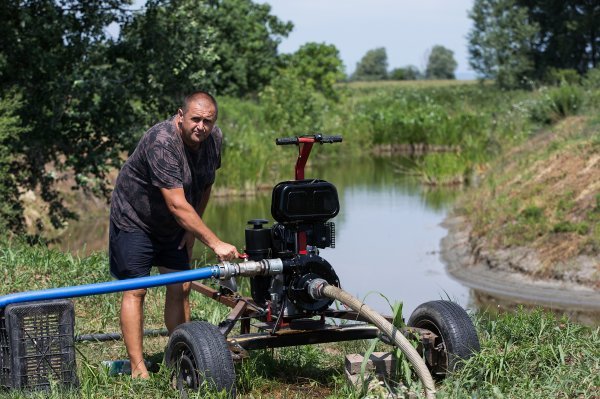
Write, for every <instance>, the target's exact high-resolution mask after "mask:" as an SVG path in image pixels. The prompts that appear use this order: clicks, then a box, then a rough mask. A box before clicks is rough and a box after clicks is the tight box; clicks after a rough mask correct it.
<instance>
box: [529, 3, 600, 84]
mask: <svg viewBox="0 0 600 399" xmlns="http://www.w3.org/2000/svg"><path fill="white" fill-rule="evenodd" d="M517 3H518V4H519V5H520V6H521V7H523V8H525V9H526V10H527V15H528V17H529V19H530V20H531V21H532V22H534V23H535V24H536V25H537V26H538V27H539V30H538V32H537V35H536V36H535V38H534V40H533V42H532V47H533V55H534V56H533V64H534V71H535V76H536V78H544V77H546V75H547V73H548V71H549V70H550V69H574V70H576V71H578V72H579V73H580V74H584V73H585V72H586V71H587V70H588V69H590V68H594V67H595V66H597V65H599V64H598V63H599V58H600V50H599V49H600V24H599V22H598V21H600V2H598V1H597V0H561V1H559V0H546V1H544V0H517Z"/></svg>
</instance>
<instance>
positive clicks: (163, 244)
mask: <svg viewBox="0 0 600 399" xmlns="http://www.w3.org/2000/svg"><path fill="white" fill-rule="evenodd" d="M184 234H185V231H182V232H181V234H179V235H178V237H177V238H176V239H175V240H172V241H159V240H157V239H155V238H153V237H151V236H150V235H148V234H146V233H144V232H143V231H141V230H139V231H123V230H121V229H119V228H118V227H117V226H115V224H114V223H113V222H112V221H111V222H110V228H109V239H108V241H109V244H108V258H109V262H110V274H112V276H113V277H114V278H116V279H119V280H125V279H128V278H134V277H145V276H149V275H150V269H152V266H161V267H167V268H169V269H173V270H189V269H190V259H189V257H188V252H187V249H186V248H185V247H183V248H182V249H177V247H178V246H179V243H180V242H181V239H182V238H183V235H184Z"/></svg>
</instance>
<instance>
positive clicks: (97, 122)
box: [0, 0, 132, 230]
mask: <svg viewBox="0 0 600 399" xmlns="http://www.w3.org/2000/svg"><path fill="white" fill-rule="evenodd" d="M128 4H130V1H128V0H87V1H79V0H62V1H60V2H58V1H57V2H55V1H50V0H30V1H27V2H15V1H10V2H7V1H3V2H1V4H0V60H2V61H1V62H0V98H3V99H9V98H11V97H12V94H11V93H14V92H17V93H19V92H20V93H23V96H22V105H21V106H19V107H17V108H16V109H14V108H13V111H12V112H14V116H15V117H18V120H19V121H20V122H16V119H15V122H14V123H16V124H19V125H20V126H26V127H27V128H28V132H27V134H20V135H14V136H11V137H8V138H6V139H5V140H4V145H6V146H8V147H9V148H10V152H11V154H12V157H11V158H10V159H9V161H8V162H9V165H8V174H9V175H10V176H13V177H14V181H13V182H12V183H10V184H11V186H12V187H13V188H16V189H18V190H27V189H38V188H39V189H40V194H41V198H42V199H43V200H44V201H46V203H47V204H48V207H49V214H50V220H51V222H52V224H53V225H55V226H60V225H61V223H62V221H63V220H64V219H65V218H69V217H73V213H72V212H70V211H69V210H68V209H66V207H65V206H64V205H63V202H62V199H61V197H60V195H59V194H58V192H57V191H56V189H55V185H54V183H55V182H56V179H57V176H58V174H56V173H52V171H51V170H50V168H49V166H51V167H52V169H53V170H56V171H61V170H64V169H66V168H69V170H72V171H73V174H74V179H75V183H76V184H79V185H81V186H85V187H87V188H89V189H92V190H97V191H98V192H104V193H107V187H108V186H107V182H106V181H105V179H104V177H105V174H106V172H107V170H109V169H110V167H111V165H114V164H115V163H116V162H118V158H119V154H120V152H121V150H122V148H123V146H125V145H127V143H128V140H127V137H128V133H129V132H128V124H129V123H130V122H131V120H132V119H131V114H132V113H131V112H130V111H132V107H131V104H130V101H129V98H128V96H127V85H126V84H124V82H123V80H122V78H123V76H125V75H123V73H125V72H127V73H130V72H131V71H129V70H128V69H127V68H122V65H121V64H119V63H118V62H116V60H109V59H108V58H109V57H108V53H107V49H108V48H109V47H110V44H111V42H110V40H109V39H108V38H107V36H106V33H105V28H106V27H107V26H108V25H109V24H110V23H113V22H120V21H122V20H123V19H124V18H125V17H126V10H125V9H124V8H123V7H124V6H126V5H128ZM113 61H114V62H113ZM5 159H6V158H5ZM90 177H91V178H90ZM16 197H17V194H15V193H13V195H12V196H10V197H7V198H3V199H4V200H5V201H11V202H13V204H12V205H14V207H13V209H17V208H18V206H19V203H18V198H16ZM13 220H14V221H15V222H16V223H18V221H19V220H21V222H22V219H19V218H14V219H13ZM14 229H15V230H19V229H22V226H14Z"/></svg>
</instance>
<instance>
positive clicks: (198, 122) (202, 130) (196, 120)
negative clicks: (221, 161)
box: [177, 100, 217, 150]
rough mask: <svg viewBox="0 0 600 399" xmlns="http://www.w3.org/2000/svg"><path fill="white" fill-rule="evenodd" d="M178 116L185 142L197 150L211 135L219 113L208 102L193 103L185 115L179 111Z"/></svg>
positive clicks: (189, 105)
mask: <svg viewBox="0 0 600 399" xmlns="http://www.w3.org/2000/svg"><path fill="white" fill-rule="evenodd" d="M177 114H178V118H179V121H178V124H179V129H180V130H181V138H182V139H183V142H184V143H185V145H186V146H188V147H189V148H191V149H193V150H197V149H198V148H199V147H200V143H202V142H203V141H204V140H206V138H207V137H208V136H209V135H210V132H211V131H212V129H213V126H214V125H215V122H216V121H217V111H216V109H215V107H214V105H213V104H212V103H211V102H210V101H207V100H200V101H193V102H192V103H190V104H188V107H187V111H186V112H185V113H184V112H183V110H182V109H179V111H178V112H177Z"/></svg>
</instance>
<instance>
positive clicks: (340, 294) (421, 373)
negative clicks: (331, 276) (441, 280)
mask: <svg viewBox="0 0 600 399" xmlns="http://www.w3.org/2000/svg"><path fill="white" fill-rule="evenodd" d="M307 288H308V293H309V295H310V296H311V297H312V298H313V299H323V298H332V299H336V300H338V301H340V302H341V303H343V304H345V305H347V306H349V307H350V308H351V309H352V310H354V311H356V312H358V313H360V314H361V315H363V316H365V317H366V318H367V319H368V320H369V321H370V322H371V323H373V324H374V325H375V326H376V327H377V328H379V330H380V331H381V332H382V333H384V334H385V335H387V336H388V337H389V338H390V339H391V340H392V341H393V342H394V344H395V345H396V346H397V347H398V348H399V349H400V351H402V353H404V355H405V356H406V357H407V358H408V361H409V362H410V364H411V365H412V366H413V368H414V369H415V371H416V372H417V376H418V377H419V379H420V380H421V382H422V383H423V386H424V387H425V395H426V397H427V399H434V398H435V384H434V382H433V378H432V377H431V373H430V372H429V369H428V368H427V365H426V364H425V361H424V360H423V358H422V357H421V355H419V352H417V350H416V349H415V348H414V347H413V346H412V344H411V343H410V341H409V340H408V339H406V337H405V336H404V335H403V334H402V333H401V332H400V331H399V330H398V329H397V328H396V327H394V325H393V324H392V323H390V322H389V321H387V320H386V319H385V318H384V317H383V316H381V315H380V314H379V313H377V312H376V311H374V310H373V309H371V308H370V307H368V306H367V305H365V304H364V303H362V302H361V301H359V300H358V299H357V298H355V297H353V296H352V295H350V294H348V293H347V292H346V291H344V290H342V289H341V288H338V287H336V286H334V285H330V284H329V283H327V281H325V280H323V279H320V278H317V279H314V280H312V281H311V282H310V283H309V284H308V287H307Z"/></svg>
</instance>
